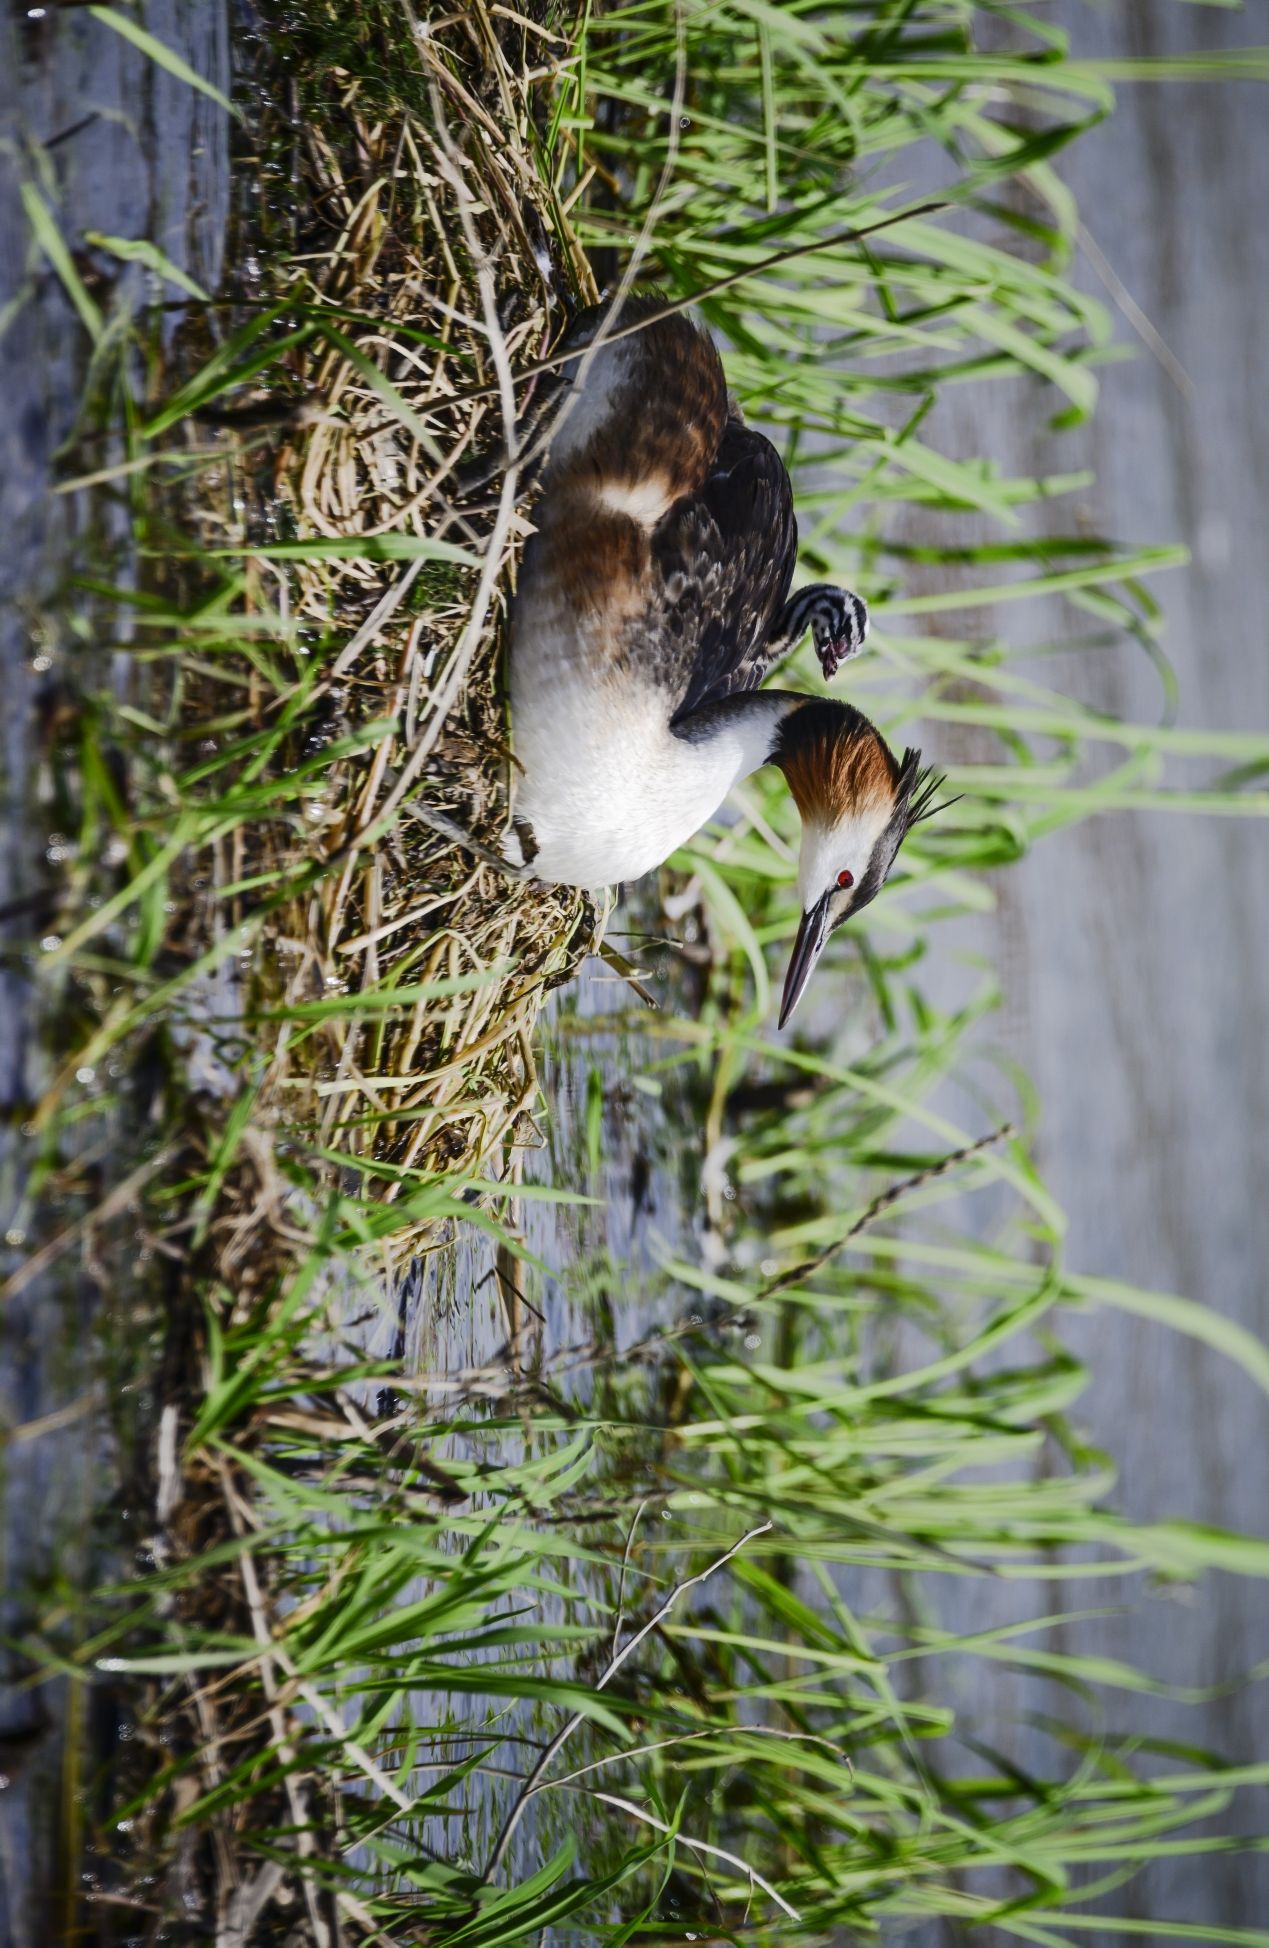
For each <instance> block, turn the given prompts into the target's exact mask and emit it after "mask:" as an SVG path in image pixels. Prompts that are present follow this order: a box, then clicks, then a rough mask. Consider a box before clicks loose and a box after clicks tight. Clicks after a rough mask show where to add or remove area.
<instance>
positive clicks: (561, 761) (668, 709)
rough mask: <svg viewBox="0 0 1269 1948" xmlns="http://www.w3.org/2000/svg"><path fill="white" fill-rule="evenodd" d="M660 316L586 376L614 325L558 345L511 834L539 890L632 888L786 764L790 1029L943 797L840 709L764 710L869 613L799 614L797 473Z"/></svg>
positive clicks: (520, 695) (909, 760)
mask: <svg viewBox="0 0 1269 1948" xmlns="http://www.w3.org/2000/svg"><path fill="white" fill-rule="evenodd" d="M660 309H661V307H660V306H659V305H658V303H657V301H656V300H652V299H646V298H639V299H632V300H630V301H629V302H628V303H627V304H626V306H625V307H624V309H623V311H622V313H621V325H622V328H623V329H624V328H625V327H626V326H628V325H629V324H631V323H634V324H639V323H640V322H641V321H642V320H644V319H651V322H648V323H646V324H643V326H642V329H639V330H637V331H635V332H633V333H630V334H629V335H628V336H625V337H621V338H618V339H616V340H615V341H614V342H613V343H612V344H604V343H600V344H599V345H598V346H597V347H596V348H595V349H594V350H592V351H591V352H590V353H589V355H586V356H584V354H585V348H586V345H587V344H588V343H589V340H590V339H591V338H592V337H593V336H594V335H595V334H596V333H597V331H598V330H599V327H600V325H601V324H602V322H603V317H604V313H603V311H602V309H596V310H593V311H591V312H589V313H585V314H583V315H582V316H581V317H580V318H579V319H578V320H577V321H576V323H575V324H574V326H573V328H572V331H571V333H570V336H569V339H568V340H567V341H566V344H568V345H572V344H574V343H576V345H577V347H578V356H577V359H575V360H570V361H569V363H568V364H567V365H566V366H565V368H564V373H563V380H564V389H563V393H562V405H561V409H560V417H559V419H558V422H557V425H556V430H555V432H554V433H553V434H552V436H551V438H550V445H549V448H548V453H547V459H546V463H545V466H544V469H543V474H542V492H541V498H540V500H539V501H538V503H537V505H536V508H535V510H534V515H533V519H534V522H535V524H536V533H535V534H534V535H533V537H532V539H531V541H530V542H529V545H528V547H527V548H526V550H525V554H524V560H523V564H522V567H521V573H520V582H519V587H518V590H517V593H516V598H515V603H514V606H513V609H512V617H511V713H512V734H513V739H514V747H515V758H516V768H517V772H518V776H517V778H516V783H515V786H514V803H513V825H512V832H513V834H514V839H515V842H516V843H518V847H519V851H520V855H521V858H520V863H522V864H523V865H525V866H527V867H528V868H529V870H530V871H532V872H533V873H534V874H535V875H536V876H537V877H539V878H541V879H548V880H555V881H558V882H561V883H562V884H565V885H570V886H580V887H586V888H598V887H602V886H609V885H613V884H615V883H616V882H618V881H620V880H629V879H638V878H639V877H640V875H641V874H643V873H646V872H650V871H652V869H653V868H654V867H657V866H659V865H661V864H662V862H663V861H664V860H665V859H667V858H668V857H669V855H670V854H671V853H672V852H673V851H674V850H675V848H676V847H677V846H679V845H681V844H683V842H684V841H685V840H686V839H689V838H690V837H691V836H692V834H693V833H694V832H697V831H699V830H700V828H701V826H702V825H704V824H705V823H706V821H707V820H708V819H710V818H711V817H712V816H713V814H714V813H715V812H716V811H717V810H718V807H719V806H720V805H721V804H722V802H723V800H724V799H725V798H726V796H727V793H728V792H729V791H730V790H731V788H732V786H733V785H734V784H736V783H737V782H738V781H739V780H740V779H741V778H745V777H747V776H748V775H749V773H750V772H752V771H756V770H757V769H758V767H759V766H760V765H763V764H775V765H778V766H779V768H780V770H781V771H782V772H783V773H784V776H785V779H786V780H787V782H788V785H789V789H790V791H791V792H792V794H793V797H794V800H795V802H796V804H797V808H798V811H799V812H800V813H801V817H802V845H801V854H800V859H799V865H798V889H799V894H800V897H801V902H802V921H801V925H800V927H799V929H798V935H797V940H796V943H795V945H794V949H793V955H792V959H791V961H790V963H789V970H788V976H787V978H786V980H785V985H784V995H783V999H782V1002H781V1008H780V1026H781V1027H783V1026H784V1024H785V1022H786V1021H787V1020H788V1018H789V1016H790V1015H791V1014H792V1012H793V1009H794V1007H795V1006H796V1004H797V1001H798V998H799V996H800V995H801V993H802V991H803V989H804V988H805V986H806V983H807V980H808V979H809V977H810V973H811V970H812V968H813V967H814V965H815V962H816V960H817V959H818V957H819V954H820V951H821V949H822V948H823V945H824V943H825V941H826V940H827V938H828V936H829V934H830V933H831V932H832V931H833V929H834V928H835V927H838V926H840V925H841V923H842V921H843V920H845V919H847V918H849V916H850V915H851V914H852V913H858V912H859V911H860V909H861V908H862V907H863V906H865V905H866V904H867V903H868V901H869V900H870V899H872V897H873V895H874V894H875V893H876V892H877V890H878V888H879V887H880V886H881V885H882V884H883V882H884V881H885V878H886V875H887V874H888V873H889V871H890V868H891V866H892V864H893V863H894V857H895V854H896V852H897V851H898V849H899V846H900V844H901V842H902V840H903V838H904V835H905V834H906V833H907V832H908V831H909V830H910V829H911V827H912V826H913V825H914V824H915V823H916V822H917V820H918V819H921V818H924V817H927V816H928V815H929V812H930V810H931V800H932V797H933V794H934V792H935V790H936V789H937V786H938V782H939V781H938V780H937V779H934V778H932V776H931V774H930V772H929V771H923V770H922V769H921V765H920V753H919V752H917V751H912V750H909V751H905V752H904V754H903V757H902V759H898V758H896V757H895V756H894V755H893V753H892V752H891V750H890V748H889V746H888V745H887V744H886V742H885V740H884V738H882V737H881V735H880V734H879V732H878V731H877V730H875V729H874V727H873V725H872V724H870V723H869V721H868V719H867V718H866V717H864V716H863V715H862V714H861V713H860V712H859V711H858V710H855V709H854V708H853V707H852V706H851V705H850V704H848V703H839V702H836V701H833V700H830V699H827V698H823V697H812V696H807V695H804V694H802V693H801V692H797V691H787V690H760V689H759V688H758V685H759V684H760V683H761V682H762V680H763V678H764V677H765V676H766V674H767V672H768V671H769V670H770V669H771V668H772V667H773V665H774V664H775V663H777V662H778V661H779V659H780V658H781V657H782V656H784V655H786V654H787V652H788V651H789V650H791V649H792V648H793V647H794V645H795V644H796V643H797V642H798V641H799V639H800V638H801V637H802V635H803V634H804V633H805V631H806V629H807V628H808V627H809V628H810V629H811V631H812V634H813V638H814V642H815V647H816V650H817V653H818V655H819V659H820V663H821V666H822V668H823V671H824V674H825V676H826V677H832V676H834V675H835V674H836V672H837V669H838V667H839V665H840V664H841V663H842V662H844V661H845V660H846V659H847V658H848V657H850V656H854V655H855V654H856V653H857V651H858V650H860V649H861V648H862V647H863V642H864V637H865V635H866V633H867V629H868V612H867V609H866V608H865V606H864V604H863V602H861V601H860V599H859V597H858V596H856V595H852V594H850V593H849V591H848V590H846V589H839V588H833V587H830V586H828V585H827V584H824V583H817V584H816V585H815V586H813V587H811V588H804V589H800V590H799V591H798V593H797V594H796V595H794V596H792V597H790V595H789V584H790V582H791V580H792V578H793V567H794V561H795V558H796V554H797V523H796V521H795V519H794V515H793V495H792V489H791V487H790V483H789V477H788V474H787V473H786V471H785V468H784V464H783V462H782V461H781V459H780V456H779V454H778V453H777V452H776V450H775V448H774V447H773V446H772V444H771V442H770V441H769V440H767V439H765V438H764V437H763V435H762V434H761V433H757V432H755V431H754V430H753V429H752V428H751V427H747V426H746V425H745V424H744V421H743V419H742V417H741V414H740V411H739V409H738V407H737V406H736V404H735V402H734V401H733V400H731V399H729V397H728V393H727V385H726V381H725V379H724V377H723V368H722V362H721V360H720V359H719V356H718V352H717V350H716V348H715V346H714V344H713V342H712V340H711V339H710V338H709V337H708V336H707V335H706V334H705V333H704V332H702V331H699V330H697V329H696V327H695V326H694V325H692V324H691V323H689V321H688V320H687V319H686V318H684V317H683V316H682V315H681V314H678V313H674V314H671V315H669V316H660V317H657V316H656V313H657V312H658V311H659V310H660Z"/></svg>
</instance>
